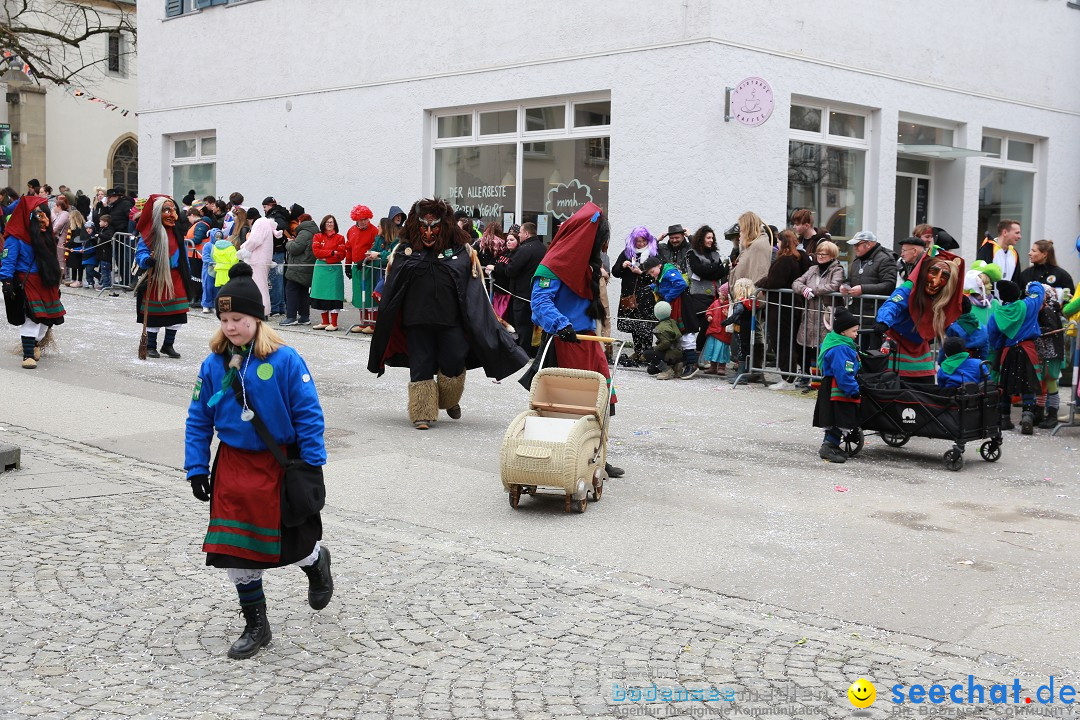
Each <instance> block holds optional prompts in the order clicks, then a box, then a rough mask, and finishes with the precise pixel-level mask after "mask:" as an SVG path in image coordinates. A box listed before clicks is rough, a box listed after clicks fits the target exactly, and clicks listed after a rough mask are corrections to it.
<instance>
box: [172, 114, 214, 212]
mask: <svg viewBox="0 0 1080 720" xmlns="http://www.w3.org/2000/svg"><path fill="white" fill-rule="evenodd" d="M169 144H170V145H171V146H172V192H173V197H176V198H179V197H183V196H185V195H187V193H188V190H191V189H194V190H195V196H196V197H200V198H201V197H206V196H207V195H216V194H217V133H215V132H214V131H210V132H202V133H194V134H191V135H184V136H173V137H171V138H170V143H169Z"/></svg>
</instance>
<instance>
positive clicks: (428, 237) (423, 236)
mask: <svg viewBox="0 0 1080 720" xmlns="http://www.w3.org/2000/svg"><path fill="white" fill-rule="evenodd" d="M416 221H417V223H419V225H420V241H421V242H423V243H424V247H431V246H433V245H434V244H435V243H436V242H437V241H438V240H439V235H440V234H441V233H442V225H441V223H440V221H439V220H438V219H437V218H435V216H433V215H425V216H424V217H422V218H417V220H416Z"/></svg>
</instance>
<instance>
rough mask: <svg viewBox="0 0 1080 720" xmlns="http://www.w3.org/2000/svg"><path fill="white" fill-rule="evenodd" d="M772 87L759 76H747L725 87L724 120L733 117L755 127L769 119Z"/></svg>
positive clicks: (771, 106) (771, 108) (771, 107)
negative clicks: (725, 110) (739, 81)
mask: <svg viewBox="0 0 1080 720" xmlns="http://www.w3.org/2000/svg"><path fill="white" fill-rule="evenodd" d="M773 104H774V103H773V89H772V86H771V85H769V83H767V82H766V81H765V80H763V79H761V78H759V77H748V78H746V79H745V80H743V81H742V82H741V83H739V84H738V85H736V86H735V87H733V88H731V87H729V88H727V112H726V113H725V115H724V120H725V121H726V120H731V119H732V118H734V119H735V120H738V121H739V122H741V123H742V124H743V125H749V126H750V127H756V126H758V125H761V124H762V123H763V122H765V121H766V120H768V119H769V117H770V116H771V115H772V111H773Z"/></svg>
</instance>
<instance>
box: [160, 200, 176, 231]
mask: <svg viewBox="0 0 1080 720" xmlns="http://www.w3.org/2000/svg"><path fill="white" fill-rule="evenodd" d="M161 224H162V225H164V226H165V227H167V228H171V227H173V226H174V225H176V206H175V205H173V204H172V202H166V203H165V204H164V205H162V206H161Z"/></svg>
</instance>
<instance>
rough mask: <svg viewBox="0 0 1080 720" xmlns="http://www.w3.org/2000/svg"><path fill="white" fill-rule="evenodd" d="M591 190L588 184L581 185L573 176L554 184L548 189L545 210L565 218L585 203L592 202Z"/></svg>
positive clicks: (561, 218)
mask: <svg viewBox="0 0 1080 720" xmlns="http://www.w3.org/2000/svg"><path fill="white" fill-rule="evenodd" d="M592 199H593V198H592V190H591V189H590V188H589V186H588V185H582V184H581V183H580V182H578V180H577V178H574V179H573V180H571V181H570V182H568V183H563V184H561V185H556V186H555V187H553V188H551V189H550V190H548V196H547V211H548V212H549V213H551V214H552V215H554V216H555V217H557V218H559V219H560V220H566V219H567V218H569V217H570V216H571V215H573V214H574V213H576V212H577V211H578V210H580V209H581V208H583V207H585V203H587V202H592Z"/></svg>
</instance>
